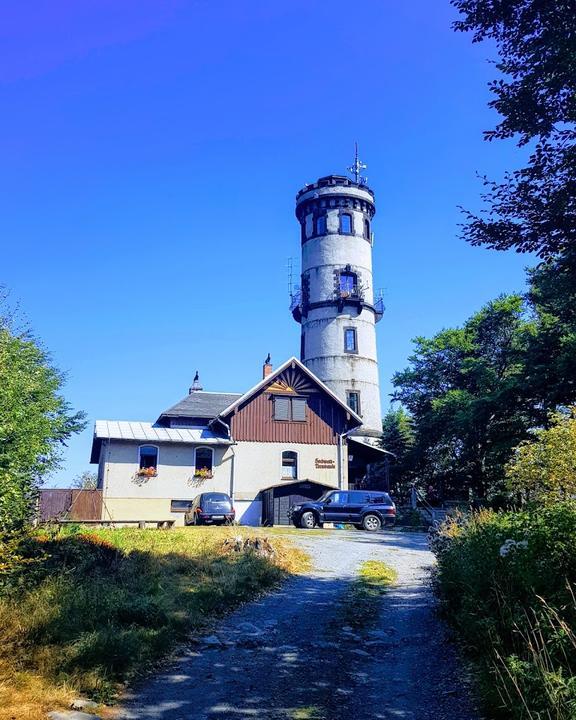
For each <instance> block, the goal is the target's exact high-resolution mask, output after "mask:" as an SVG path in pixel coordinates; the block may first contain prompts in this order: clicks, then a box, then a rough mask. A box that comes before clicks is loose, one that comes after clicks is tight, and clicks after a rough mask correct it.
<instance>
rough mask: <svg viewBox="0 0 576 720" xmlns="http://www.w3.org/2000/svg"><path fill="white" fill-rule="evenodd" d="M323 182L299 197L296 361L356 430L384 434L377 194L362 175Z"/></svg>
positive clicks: (331, 177)
mask: <svg viewBox="0 0 576 720" xmlns="http://www.w3.org/2000/svg"><path fill="white" fill-rule="evenodd" d="M359 166H360V164H359V162H358V160H357V161H356V166H355V168H354V169H355V177H356V181H354V180H350V179H349V178H347V177H343V176H339V175H329V176H328V177H323V178H320V179H319V180H318V181H317V182H315V183H313V184H312V185H306V187H304V188H303V189H302V190H300V192H299V193H298V195H297V196H296V217H297V218H298V220H299V222H300V226H301V239H302V284H301V287H300V291H299V292H298V293H295V294H293V296H292V306H291V309H292V314H293V316H294V318H295V320H297V321H298V322H299V323H301V326H302V334H301V352H300V355H301V359H302V362H303V363H304V364H305V365H306V367H308V368H309V369H310V370H312V372H313V373H314V374H315V375H316V376H317V377H318V378H320V380H322V381H323V382H324V383H326V385H328V387H329V388H330V389H331V390H332V391H333V392H334V393H335V394H336V395H338V397H340V398H341V399H342V400H344V401H345V402H346V403H347V404H348V405H349V406H350V407H351V408H352V409H353V410H355V411H356V412H357V413H358V414H359V415H361V416H362V418H363V420H364V425H363V427H362V429H361V432H362V433H364V432H365V431H372V434H376V433H378V434H379V433H381V431H382V415H381V412H380V386H379V380H378V362H377V357H376V326H375V324H376V322H378V320H380V318H381V317H382V314H383V311H384V308H383V304H382V300H381V299H378V300H376V301H375V299H374V286H373V282H372V243H373V234H372V229H371V225H372V218H373V217H374V213H375V212H376V208H375V205H374V193H373V192H372V190H370V188H369V187H368V186H367V185H365V184H364V182H363V179H362V178H360V177H359V175H358V172H359Z"/></svg>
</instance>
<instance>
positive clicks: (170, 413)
mask: <svg viewBox="0 0 576 720" xmlns="http://www.w3.org/2000/svg"><path fill="white" fill-rule="evenodd" d="M239 397H241V395H240V393H217V392H204V391H202V390H195V391H194V392H191V393H190V394H189V395H186V397H185V398H182V400H180V402H177V403H176V405H172V407H171V408H168V410H164V412H163V413H162V414H161V415H160V417H159V418H158V421H160V420H161V419H162V418H163V417H167V418H173V417H194V418H207V419H210V420H212V418H215V417H216V416H217V415H219V414H220V413H221V412H222V410H224V408H226V407H228V405H230V404H231V403H233V402H234V401H235V400H236V399H237V398H239Z"/></svg>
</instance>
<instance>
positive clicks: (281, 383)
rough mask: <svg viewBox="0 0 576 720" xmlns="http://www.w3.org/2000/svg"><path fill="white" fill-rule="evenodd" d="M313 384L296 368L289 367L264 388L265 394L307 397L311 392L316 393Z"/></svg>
mask: <svg viewBox="0 0 576 720" xmlns="http://www.w3.org/2000/svg"><path fill="white" fill-rule="evenodd" d="M317 390H318V388H317V387H315V385H314V383H313V382H312V381H311V380H310V378H309V377H307V376H306V375H304V373H303V372H302V371H301V370H299V369H298V368H297V367H294V368H292V367H289V368H287V369H286V370H284V372H282V373H281V374H280V375H278V376H277V377H276V378H274V381H273V382H272V383H271V384H270V385H269V386H268V387H267V388H266V392H269V393H280V394H282V395H286V394H290V395H309V394H310V393H312V392H315V391H317Z"/></svg>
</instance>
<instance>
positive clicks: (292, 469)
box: [282, 450, 298, 480]
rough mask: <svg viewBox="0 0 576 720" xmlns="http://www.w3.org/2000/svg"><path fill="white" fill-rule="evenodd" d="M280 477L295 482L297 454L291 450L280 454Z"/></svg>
mask: <svg viewBox="0 0 576 720" xmlns="http://www.w3.org/2000/svg"><path fill="white" fill-rule="evenodd" d="M282 477H283V478H285V479H288V480H296V478H297V477H298V453H295V452H294V451H293V450H285V451H284V452H283V453H282Z"/></svg>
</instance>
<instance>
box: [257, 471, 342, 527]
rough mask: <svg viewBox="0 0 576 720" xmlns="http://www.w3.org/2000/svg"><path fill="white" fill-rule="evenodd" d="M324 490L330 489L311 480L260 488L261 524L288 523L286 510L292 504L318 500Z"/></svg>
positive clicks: (268, 525)
mask: <svg viewBox="0 0 576 720" xmlns="http://www.w3.org/2000/svg"><path fill="white" fill-rule="evenodd" d="M332 489H334V488H332ZM326 490H330V488H329V487H328V486H327V485H322V484H321V483H317V482H314V481H313V480H300V481H299V482H293V483H283V484H281V485H275V486H273V487H269V488H266V489H265V490H262V491H261V493H260V495H261V497H262V525H265V526H267V527H270V526H271V525H290V520H289V518H288V510H289V509H290V507H291V506H292V505H296V504H297V503H301V502H307V501H309V500H318V498H319V497H320V496H321V495H322V494H323V493H324V492H325V491H326Z"/></svg>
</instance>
